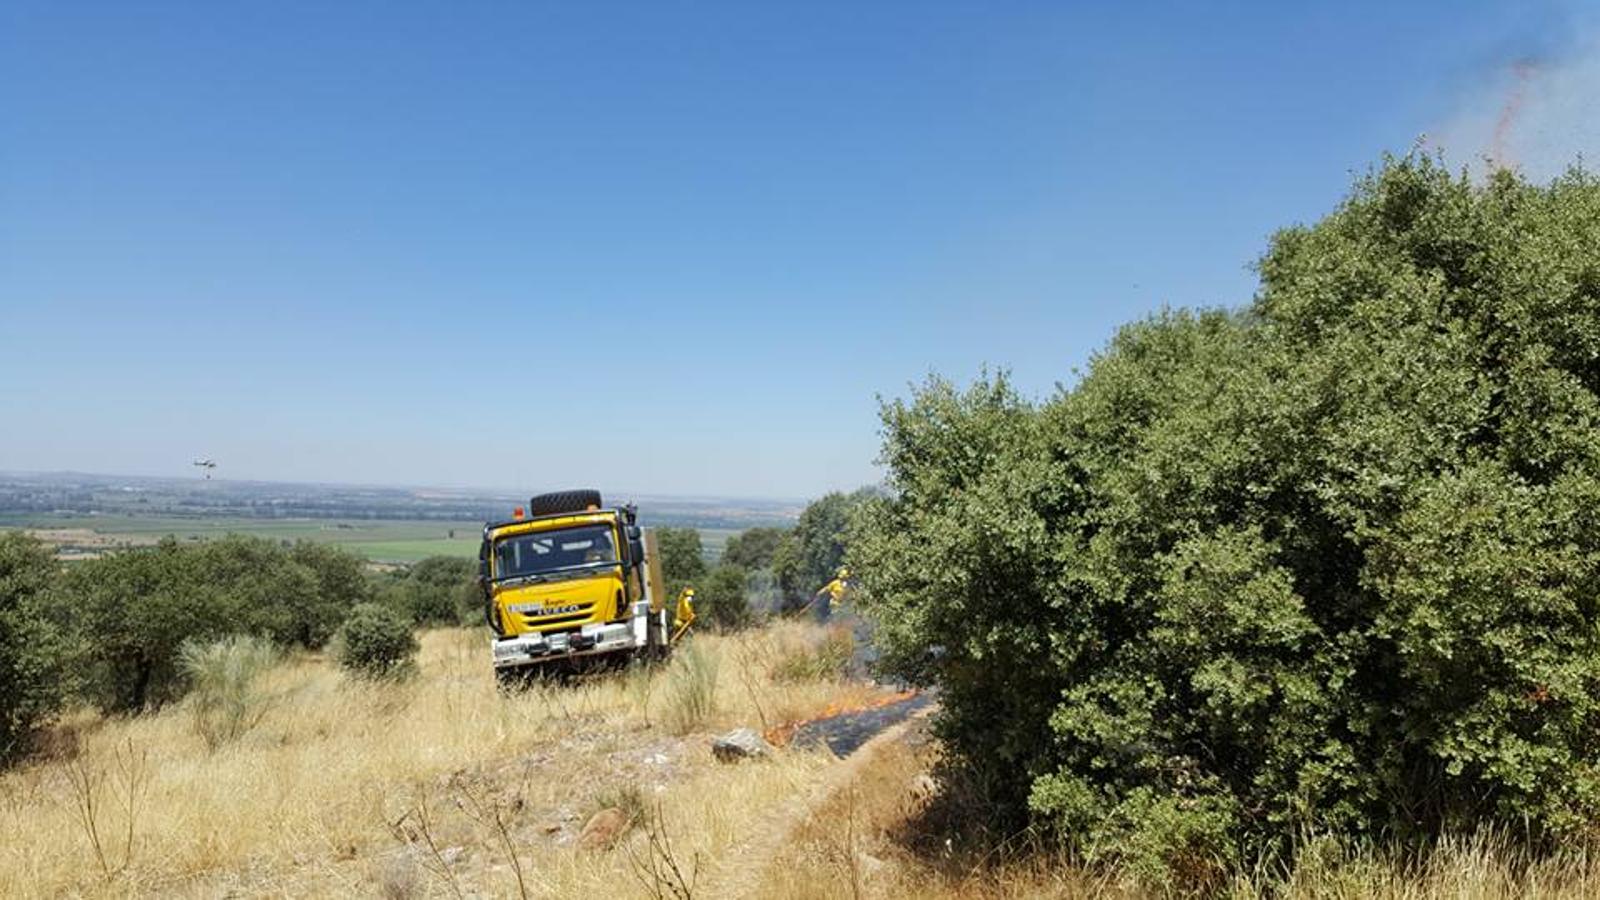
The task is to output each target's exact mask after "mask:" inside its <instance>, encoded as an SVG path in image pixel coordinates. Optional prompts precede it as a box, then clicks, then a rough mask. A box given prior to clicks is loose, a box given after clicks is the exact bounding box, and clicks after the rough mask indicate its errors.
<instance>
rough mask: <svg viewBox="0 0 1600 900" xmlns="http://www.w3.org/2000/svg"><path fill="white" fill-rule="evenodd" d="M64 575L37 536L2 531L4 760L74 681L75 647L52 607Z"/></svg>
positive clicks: (0, 726) (0, 750)
mask: <svg viewBox="0 0 1600 900" xmlns="http://www.w3.org/2000/svg"><path fill="white" fill-rule="evenodd" d="M59 577H60V566H59V565H58V564H57V563H56V561H55V560H54V559H52V558H51V556H50V551H49V550H48V549H46V548H45V546H44V545H43V544H41V543H40V542H39V541H38V540H36V539H34V538H33V537H31V536H29V535H27V534H24V533H23V532H20V531H11V532H5V533H0V761H5V760H8V759H11V758H12V757H14V756H15V755H17V754H18V753H20V752H21V751H22V750H23V749H25V748H26V746H27V742H28V738H29V737H30V736H31V735H32V734H33V733H34V731H35V730H36V729H37V728H38V727H39V726H40V725H42V724H44V723H45V722H46V721H48V720H49V719H50V717H51V716H53V715H55V713H56V712H58V711H59V710H60V709H61V706H62V703H63V702H64V701H65V699H66V696H67V692H68V689H69V688H70V686H71V684H72V680H71V677H70V672H71V669H72V665H73V656H74V654H73V650H74V647H73V645H72V643H71V642H70V640H69V639H68V636H67V634H66V633H64V631H63V630H62V629H61V628H60V627H58V626H57V625H56V624H55V623H54V622H52V621H51V620H50V617H49V611H48V604H49V602H50V597H51V594H52V593H53V592H54V591H55V590H56V582H57V581H58V579H59Z"/></svg>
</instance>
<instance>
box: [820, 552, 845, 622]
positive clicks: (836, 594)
mask: <svg viewBox="0 0 1600 900" xmlns="http://www.w3.org/2000/svg"><path fill="white" fill-rule="evenodd" d="M849 594H850V569H849V568H848V567H845V566H840V567H839V572H838V574H837V575H835V576H834V579H833V580H832V581H830V582H828V583H827V584H825V585H823V586H822V589H821V590H819V591H817V596H816V597H815V598H814V599H813V600H812V602H813V603H814V604H816V607H817V621H819V622H826V621H828V618H829V617H830V616H832V615H833V608H834V607H836V606H842V605H844V599H845V597H847V596H849Z"/></svg>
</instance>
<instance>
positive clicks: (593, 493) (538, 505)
mask: <svg viewBox="0 0 1600 900" xmlns="http://www.w3.org/2000/svg"><path fill="white" fill-rule="evenodd" d="M590 507H594V508H595V509H599V508H600V507H601V504H600V492H599V491H597V490H594V489H593V488H584V489H582V490H577V491H555V492H553V493H549V494H539V495H538V496H536V497H534V498H533V499H531V500H529V501H528V515H530V516H549V515H554V514H555V513H565V512H583V511H584V510H586V509H589V508H590Z"/></svg>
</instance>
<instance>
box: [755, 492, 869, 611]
mask: <svg viewBox="0 0 1600 900" xmlns="http://www.w3.org/2000/svg"><path fill="white" fill-rule="evenodd" d="M873 496H874V492H873V491H872V489H870V488H862V489H860V490H858V491H855V492H853V493H849V494H845V493H840V492H837V491H835V492H834V493H831V494H827V495H825V496H823V497H820V498H818V499H817V500H813V501H812V502H811V503H809V504H807V505H806V508H805V509H804V510H802V511H801V513H800V520H799V521H798V522H797V523H796V524H795V527H794V528H793V529H791V530H789V531H787V532H785V533H784V534H783V536H782V538H781V539H780V540H779V541H778V544H777V546H776V547H775V548H774V549H773V554H772V571H773V574H774V575H775V576H777V579H778V586H779V588H780V589H781V590H782V592H783V594H784V596H785V598H786V601H787V604H788V605H790V606H794V605H798V604H803V603H805V602H806V601H808V600H810V599H811V596H812V595H813V594H814V593H815V592H816V591H817V589H818V588H820V587H822V586H823V585H824V584H827V583H828V582H829V581H832V580H833V578H834V576H835V575H836V574H837V573H838V570H839V568H840V566H842V565H843V564H844V559H845V544H846V541H847V532H848V529H849V525H850V518H851V515H852V514H853V513H854V511H855V510H856V509H857V508H859V507H860V506H861V505H862V504H863V503H865V502H866V501H867V500H868V499H870V498H871V497H873Z"/></svg>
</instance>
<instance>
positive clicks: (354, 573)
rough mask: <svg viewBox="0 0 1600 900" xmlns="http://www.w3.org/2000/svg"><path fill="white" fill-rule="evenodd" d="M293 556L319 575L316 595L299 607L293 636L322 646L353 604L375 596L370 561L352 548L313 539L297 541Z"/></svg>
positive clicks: (313, 575) (307, 642) (308, 644)
mask: <svg viewBox="0 0 1600 900" xmlns="http://www.w3.org/2000/svg"><path fill="white" fill-rule="evenodd" d="M289 559H290V561H291V562H293V563H295V564H298V565H300V566H304V567H305V568H306V569H307V570H308V571H310V572H311V574H312V577H313V578H315V579H316V593H315V598H314V600H313V601H312V602H310V603H308V604H306V606H305V607H304V608H302V609H300V610H298V611H297V614H296V616H295V618H296V620H297V622H296V626H295V628H294V630H293V634H292V639H293V641H294V642H295V643H298V644H300V645H301V646H304V647H310V648H317V647H321V646H322V645H323V644H326V643H327V642H328V639H329V638H331V637H333V635H334V632H336V631H338V629H339V625H340V623H342V622H343V621H344V618H345V616H347V615H349V613H350V610H351V609H352V608H353V607H355V606H356V605H357V604H360V603H368V602H371V600H372V599H373V591H372V583H371V581H370V580H369V579H368V578H367V574H366V562H365V561H364V560H363V559H361V557H359V556H356V555H355V554H353V553H350V552H349V551H346V550H343V549H340V548H338V547H334V546H330V545H328V544H318V543H313V542H311V541H296V542H295V545H294V547H293V548H291V549H290V551H289Z"/></svg>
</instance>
